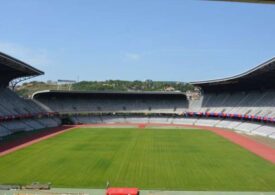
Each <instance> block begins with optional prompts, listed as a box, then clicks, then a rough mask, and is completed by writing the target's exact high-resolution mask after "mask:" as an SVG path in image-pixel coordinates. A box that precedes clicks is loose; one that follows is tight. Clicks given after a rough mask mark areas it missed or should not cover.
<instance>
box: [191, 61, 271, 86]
mask: <svg viewBox="0 0 275 195" xmlns="http://www.w3.org/2000/svg"><path fill="white" fill-rule="evenodd" d="M191 84H193V85H195V86H198V87H201V88H202V89H203V90H204V91H206V90H207V91H218V90H253V89H270V88H273V89H274V88H275V58H272V59H271V60H268V61H267V62H265V63H263V64H260V65H258V66H256V67H255V68H252V69H250V70H248V71H246V72H244V73H242V74H239V75H236V76H232V77H228V78H223V79H216V80H208V81H198V82H192V83H191Z"/></svg>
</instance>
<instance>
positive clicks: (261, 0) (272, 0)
mask: <svg viewBox="0 0 275 195" xmlns="http://www.w3.org/2000/svg"><path fill="white" fill-rule="evenodd" d="M211 1H229V2H241V3H269V4H275V0H211Z"/></svg>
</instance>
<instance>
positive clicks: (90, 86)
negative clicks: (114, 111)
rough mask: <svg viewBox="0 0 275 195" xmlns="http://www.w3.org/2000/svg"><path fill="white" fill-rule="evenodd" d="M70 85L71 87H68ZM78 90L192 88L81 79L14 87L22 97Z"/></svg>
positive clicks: (151, 82)
mask: <svg viewBox="0 0 275 195" xmlns="http://www.w3.org/2000/svg"><path fill="white" fill-rule="evenodd" d="M70 87H71V88H70ZM69 88H70V89H71V90H79V91H92V90H97V91H106V90H109V91H181V92H186V91H187V90H191V89H193V86H192V85H190V84H187V83H182V82H165V81H152V80H146V81H121V80H107V81H81V82H78V83H74V84H72V85H71V86H69V85H64V84H63V85H57V83H56V82H52V81H48V82H37V81H32V82H28V83H24V84H22V85H19V86H17V87H16V92H17V93H18V94H19V95H21V96H24V97H30V96H31V94H33V93H34V92H36V91H41V90H58V89H59V90H69Z"/></svg>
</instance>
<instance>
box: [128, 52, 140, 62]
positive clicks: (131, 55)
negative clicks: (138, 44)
mask: <svg viewBox="0 0 275 195" xmlns="http://www.w3.org/2000/svg"><path fill="white" fill-rule="evenodd" d="M125 58H126V59H127V60H132V61H138V60H140V58H141V55H140V54H138V53H126V54H125Z"/></svg>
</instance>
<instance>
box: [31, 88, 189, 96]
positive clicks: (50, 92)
mask: <svg viewBox="0 0 275 195" xmlns="http://www.w3.org/2000/svg"><path fill="white" fill-rule="evenodd" d="M47 95H50V96H55V95H56V96H89V97H90V96H108V97H110V96H127V97H129V96H131V97H136V96H154V97H155V96H158V97H159V96H169V97H171V96H173V97H175V96H177V97H186V95H185V93H182V92H166V91H60V90H44V91H38V92H35V93H34V94H33V95H32V98H35V97H37V96H47Z"/></svg>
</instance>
